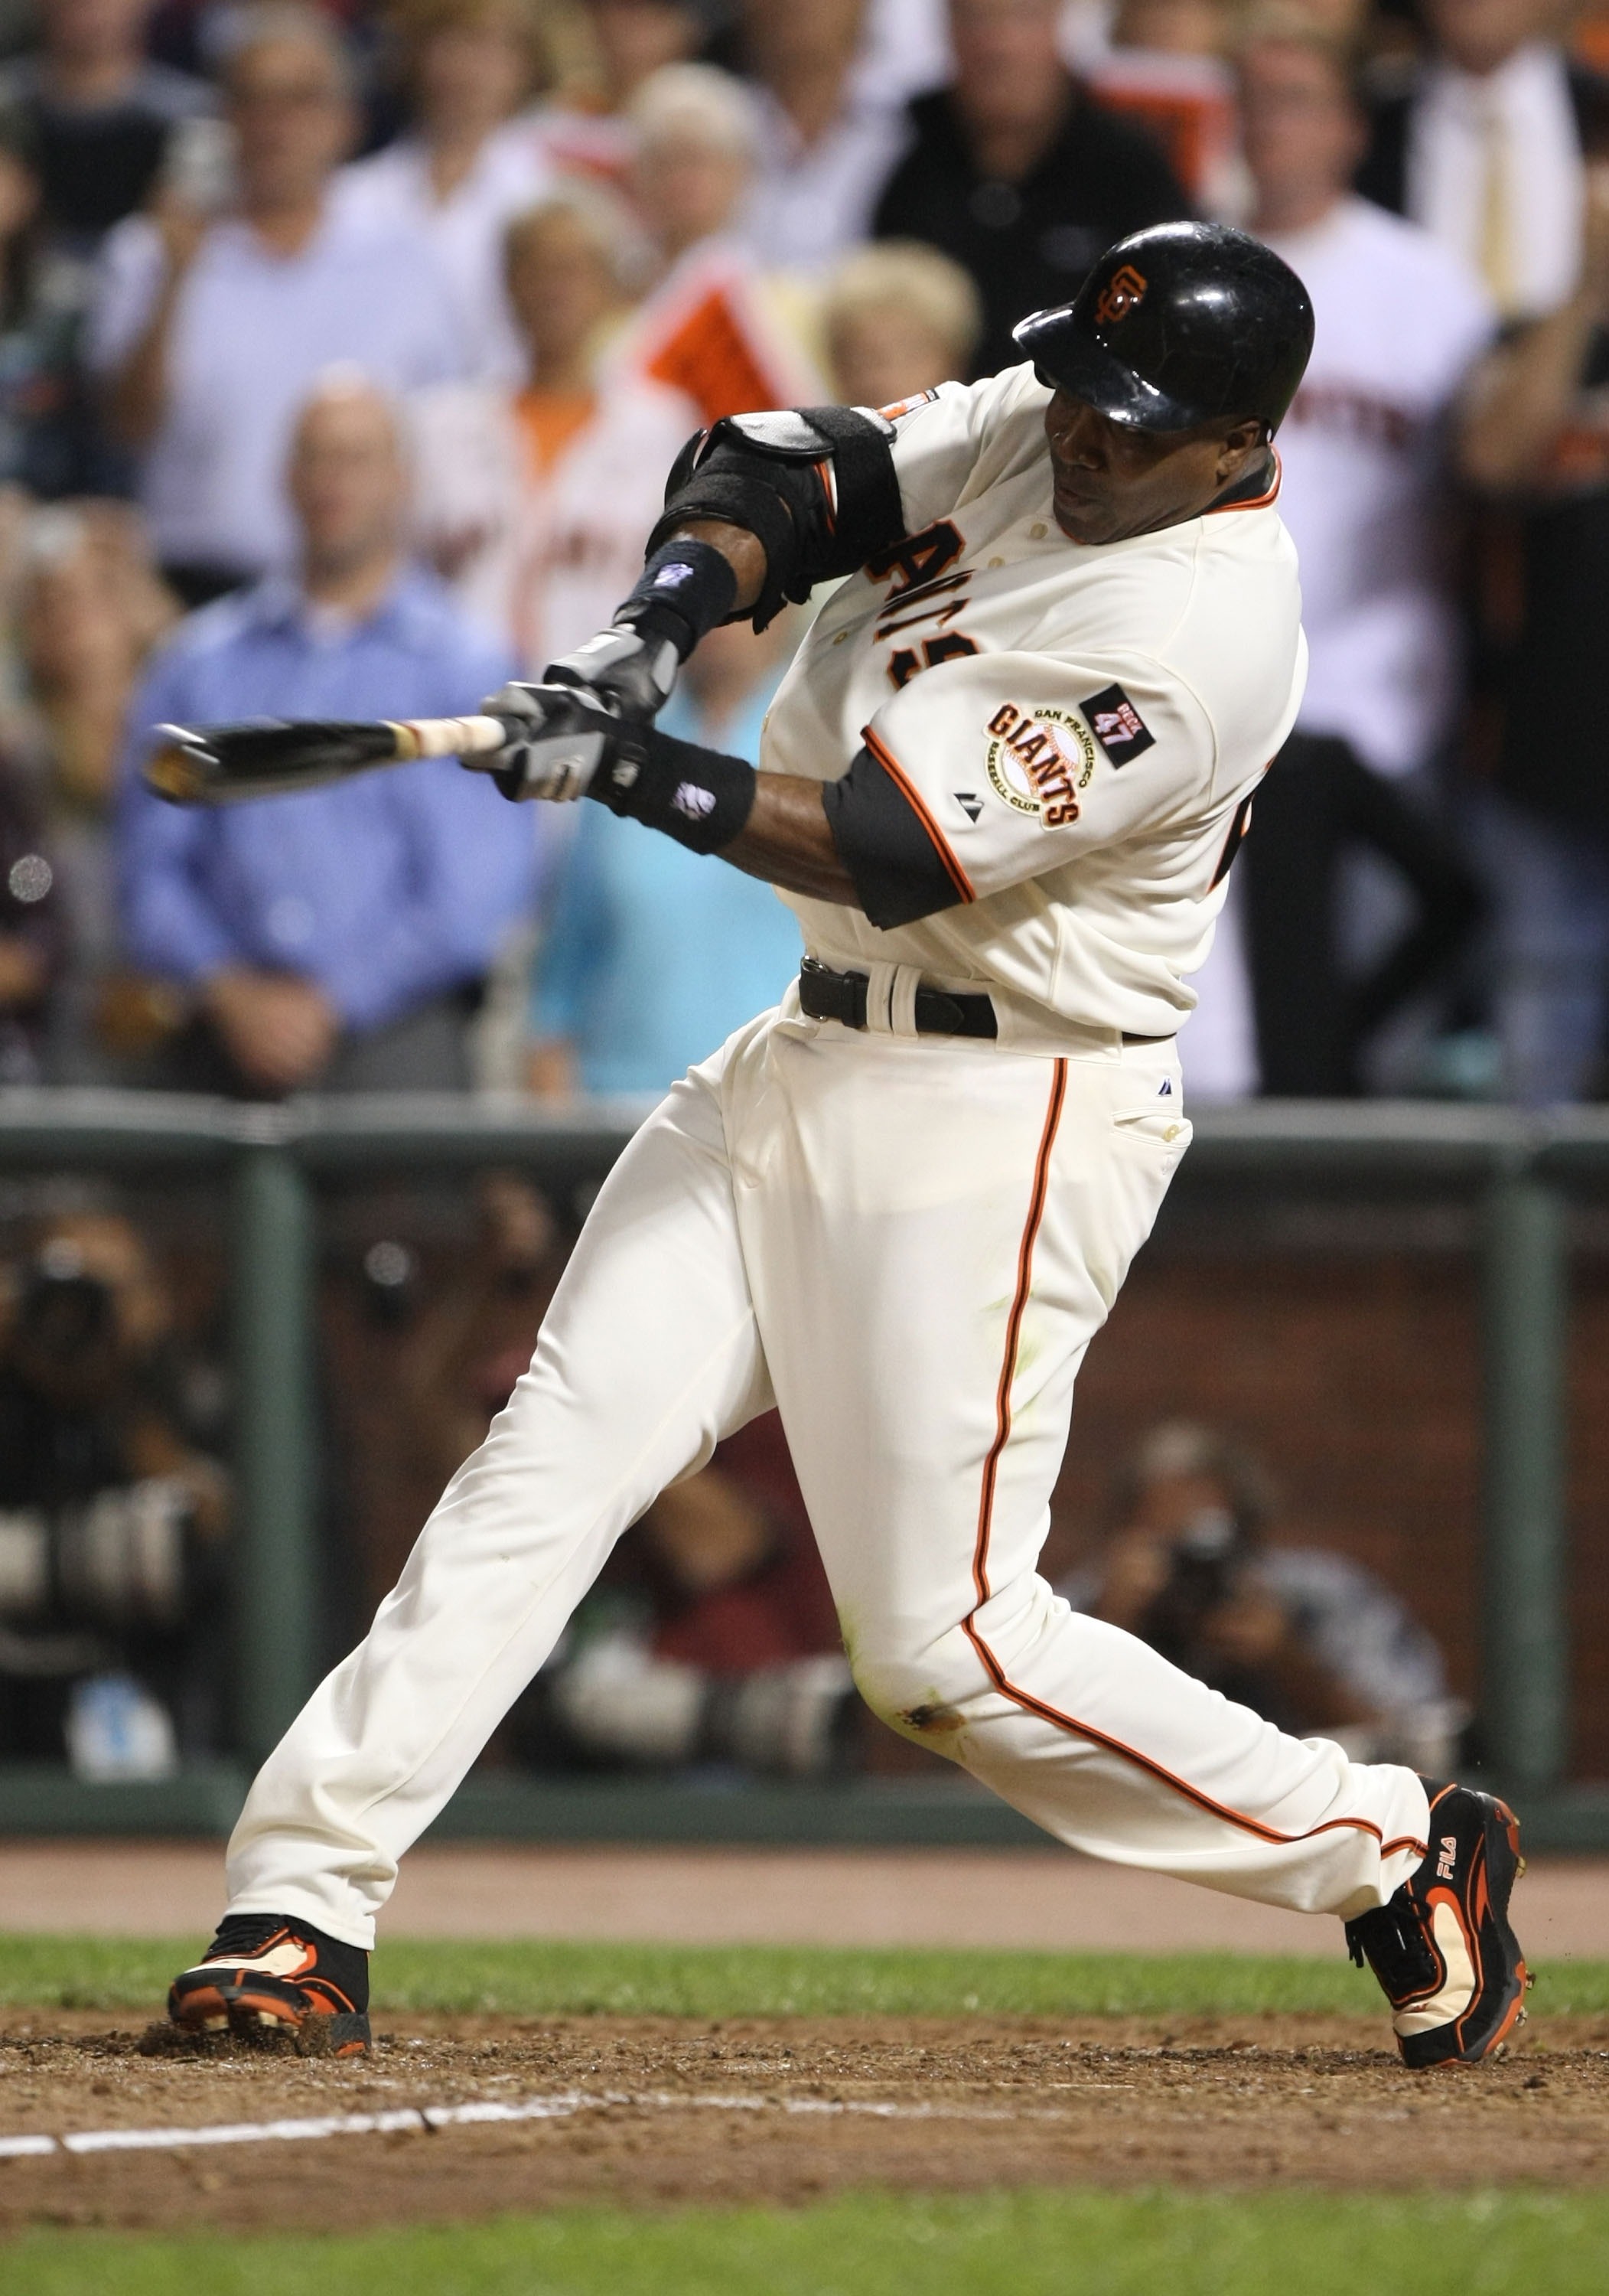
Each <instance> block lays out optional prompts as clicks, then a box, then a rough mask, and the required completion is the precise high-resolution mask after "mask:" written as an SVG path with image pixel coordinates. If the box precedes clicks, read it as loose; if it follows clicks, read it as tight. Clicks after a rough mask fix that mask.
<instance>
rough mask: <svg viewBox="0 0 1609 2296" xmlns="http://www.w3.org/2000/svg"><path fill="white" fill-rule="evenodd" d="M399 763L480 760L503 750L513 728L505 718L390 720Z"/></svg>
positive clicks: (406, 718) (407, 718)
mask: <svg viewBox="0 0 1609 2296" xmlns="http://www.w3.org/2000/svg"><path fill="white" fill-rule="evenodd" d="M386 724H387V725H388V726H389V727H390V729H391V732H392V734H393V736H394V737H395V739H396V756H397V759H398V761H399V763H403V764H406V763H407V762H408V761H409V760H410V759H412V758H477V757H484V756H486V753H487V752H488V751H489V750H501V749H502V747H503V746H504V744H505V743H506V742H507V741H508V738H509V729H508V727H507V726H505V725H504V724H503V721H502V718H501V717H402V718H397V717H388V718H387V720H386Z"/></svg>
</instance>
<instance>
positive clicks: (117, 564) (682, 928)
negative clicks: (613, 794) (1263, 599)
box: [0, 0, 1609, 1104]
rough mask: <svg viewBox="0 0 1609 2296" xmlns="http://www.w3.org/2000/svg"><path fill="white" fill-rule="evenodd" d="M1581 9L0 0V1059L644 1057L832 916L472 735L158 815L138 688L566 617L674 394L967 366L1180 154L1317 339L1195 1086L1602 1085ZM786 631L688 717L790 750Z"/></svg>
mask: <svg viewBox="0 0 1609 2296" xmlns="http://www.w3.org/2000/svg"><path fill="white" fill-rule="evenodd" d="M1598 57H1601V58H1602V59H1603V61H1604V64H1605V68H1606V70H1609V14H1605V16H1603V17H1593V16H1591V15H1585V16H1583V15H1581V14H1580V13H1579V12H1578V13H1572V12H1570V10H1569V9H1568V8H1566V7H1565V6H1564V5H1562V4H1557V0H1374V4H1373V5H1371V0H1071V4H1063V0H788V4H786V5H778V4H776V0H389V4H388V0H326V4H324V5H323V6H317V5H314V4H311V0H259V4H238V0H4V4H0V1082H4V1083H28V1082H36V1081H45V1082H56V1083H78V1084H120V1083H123V1084H131V1085H142V1086H147V1087H164V1086H170V1087H185V1088H190V1089H205V1090H213V1091H222V1092H226V1093H233V1094H236V1095H243V1096H248V1097H262V1098H274V1097H278V1096H281V1095H285V1094H288V1093H292V1092H295V1091H298V1090H300V1089H309V1088H316V1089H318V1090H322V1091H331V1092H338V1091H363V1090H367V1089H388V1088H390V1089H396V1088H411V1087H417V1088H434V1089H460V1088H475V1087H479V1088H499V1089H504V1090H519V1091H526V1092H530V1093H534V1094H536V1095H543V1096H548V1097H558V1096H563V1095H568V1094H570V1093H573V1092H576V1091H578V1090H579V1091H588V1092H602V1093H618V1094H629V1095H647V1094H650V1093H655V1092H657V1091H658V1090H659V1089H661V1088H662V1087H664V1086H665V1085H666V1083H667V1082H668V1081H669V1080H670V1079H671V1078H673V1077H674V1075H675V1074H676V1073H677V1072H678V1071H679V1070H681V1069H682V1067H684V1066H685V1065H686V1064H687V1063H688V1062H690V1060H695V1059H697V1058H698V1057H700V1056H701V1055H702V1054H705V1053H706V1052H707V1051H709V1050H710V1049H711V1048H712V1047H713V1046H715V1044H716V1043H717V1042H718V1041H719V1040H720V1039H721V1038H722V1037H723V1035H724V1034H725V1033H726V1032H727V1031H728V1030H729V1029H731V1027H733V1026H734V1025H736V1024H737V1023H738V1022H739V1021H742V1020H744V1019H746V1018H747V1017H748V1016H749V1015H750V1014H751V1013H753V1012H754V1011H755V1010H756V1009H759V1008H760V1007H762V1006H763V1005H765V1004H767V1003H769V1002H771V1001H772V1000H773V999H774V997H775V996H777V995H778V994H780V991H781V989H782V988H783V987H784V986H785V984H786V982H787V980H788V976H789V974H790V972H792V970H793V968H794V967H795V965H796V963H797V960H798V956H799V954H800V950H799V945H798V939H797V933H796V927H795V925H794V923H793V922H792V919H791V917H790V915H789V914H788V912H787V911H786V910H785V909H783V908H782V906H781V905H780V903H778V902H777V901H776V900H775V898H774V897H772V895H771V894H770V893H769V892H768V891H767V890H765V889H764V887H761V886H758V885H756V884H755V883H753V882H751V881H748V880H747V879H741V878H739V877H737V876H735V875H734V874H733V873H731V872H723V871H721V870H719V869H714V868H710V867H706V866H705V865H703V864H702V863H701V862H700V861H698V859H696V858H695V857H691V856H690V855H688V854H687V853H685V852H683V851H682V849H680V848H676V847H674V846H667V845H666V842H665V840H662V839H660V840H657V839H654V838H653V837H651V836H649V835H648V834H646V833H645V832H642V831H641V829H640V828H638V827H637V826H636V825H635V824H630V823H622V822H619V821H617V820H615V819H614V818H613V817H611V816H607V815H605V814H603V813H601V812H600V810H599V809H598V808H577V809H576V810H577V811H579V812H580V813H582V814H584V815H585V816H587V817H586V818H585V819H584V820H581V821H579V822H576V821H573V820H568V819H562V818H554V817H553V816H551V815H550V816H546V817H543V818H533V815H538V814H542V813H543V809H542V808H532V809H531V811H530V812H528V813H527V812H520V813H519V814H510V812H509V811H508V809H507V808H504V807H503V806H502V802H501V800H500V799H497V798H496V797H495V795H494V794H493V792H492V791H490V790H489V789H488V788H487V787H486V785H485V784H484V783H481V782H480V781H479V780H478V779H477V778H475V777H473V776H470V775H463V774H461V773H460V772H459V771H458V770H457V769H456V768H455V767H451V766H446V765H440V764H434V765H432V764H426V765H421V766H417V767H412V768H408V769H406V770H404V771H400V772H396V773H390V774H386V775H374V776H372V777H371V778H369V779H368V780H365V781H358V782H355V783H349V784H347V785H344V786H342V787H339V788H337V789H333V790H326V791H317V792H314V793H310V794H305V795H301V796H298V797H296V798H294V799H277V800H274V802H273V803H272V804H269V803H259V804H251V805H245V806H241V807H238V808H233V809H231V810H229V811H227V812H223V813H216V814H206V815H187V814H184V813H179V812H175V811H171V810H169V809H167V808H164V807H163V806H162V805H161V804H160V803H159V801H157V800H156V799H152V798H151V796H149V795H148V794H147V793H146V791H144V789H143V786H142V783H141V781H140V767H141V764H142V762H143V757H144V755H145V754H146V751H147V750H148V748H149V745H150V742H151V728H152V727H153V726H155V725H157V724H158V723H160V722H178V723H184V722H191V721H196V720H202V721H204V720H208V719H213V720H217V719H232V718H237V719H238V718H243V717H252V716H257V715H275V716H306V717H369V716H382V715H383V716H388V717H396V716H405V715H418V716H424V715H435V714H448V713H456V712H457V711H460V710H461V709H464V708H466V707H469V706H471V705H472V704H473V703H474V702H475V701H477V700H478V698H479V697H480V696H481V695H482V694H483V693H486V692H487V691H488V690H490V689H491V688H492V687H494V685H497V684H499V683H500V682H501V681H502V679H503V678H504V677H505V676H508V675H510V673H516V672H523V673H527V674H533V675H534V674H538V673H540V671H541V670H542V668H543V666H544V665H545V663H546V662H547V661H548V660H551V658H552V657H553V656H554V655H555V654H556V653H559V652H563V651H564V650H566V649H567V648H568V647H569V646H571V645H573V644H576V643H577V642H578V641H580V640H581V639H583V638H584V637H585V636H587V635H590V634H591V632H592V630H594V629H595V628H597V627H600V625H602V624H604V623H606V622H607V621H608V618H609V615H610V613H611V611H612V609H613V607H614V606H615V604H616V603H617V600H618V599H619V598H620V596H622V595H623V594H624V593H625V590H626V589H627V588H628V587H629V586H630V583H631V581H632V579H633V575H634V573H635V570H636V569H637V567H638V566H639V564H640V562H641V548H642V543H643V538H644V536H645V533H646V531H647V529H648V528H649V524H650V522H651V521H652V518H653V516H654V514H655V512H656V511H657V506H658V504H659V500H660V496H661V489H662V486H663V480H664V474H665V472H666V468H667V466H668V465H669V463H670V462H671V460H672V458H673V456H674V455H675V453H676V451H677V450H678V448H679V447H680V446H681V445H682V442H683V440H684V439H686V438H687V437H688V436H689V435H690V432H691V431H693V430H695V429H697V428H698V426H700V425H701V424H705V423H707V422H710V421H712V420H714V419H715V418H716V417H718V416H720V415H722V414H730V413H736V412H741V411H743V410H746V409H748V408H752V407H756V406H772V405H776V404H789V403H792V404H808V403H811V402H813V401H819V400H822V399H826V398H839V399H843V400H846V401H851V402H856V403H861V404H870V405H886V404H890V403H892V402H894V401H895V400H897V399H900V398H907V397H910V396H912V395H914V394H916V393H918V392H920V391H922V390H924V389H928V388H930V387H932V386H934V385H935V384H937V383H939V382H941V381H944V380H946V379H949V378H959V379H962V380H965V379H967V378H969V377H971V376H973V375H975V374H977V373H987V372H990V371H991V370H992V369H993V368H994V367H995V366H997V365H1001V364H1002V363H1005V362H1008V361H1009V360H1010V359H1011V358H1012V357H1013V356H1014V354H1013V350H1012V347H1011V341H1010V330H1011V327H1012V324H1014V322H1015V321H1016V320H1017V319H1018V318H1019V317H1020V316H1023V315H1024V313H1025V312H1026V311H1028V310H1030V309H1032V308H1033V307H1037V306H1041V305H1045V304H1051V303H1056V302H1060V301H1065V300H1066V299H1067V298H1069V297H1070V296H1071V295H1072V294H1073V293H1074V292H1075V291H1076V289H1077V287H1078V284H1079V282H1080V280H1081V278H1082V275H1083V273H1084V271H1085V269H1086V268H1087V266H1089V264H1090V261H1091V259H1092V258H1094V257H1095V256H1096V255H1097V254H1098V253H1099V251H1100V250H1102V249H1103V248H1104V247H1105V246H1106V245H1107V244H1108V243H1109V242H1111V241H1112V240H1114V239H1115V238H1116V237H1118V236H1119V235H1121V234H1124V233H1126V232H1129V231H1131V230H1134V229H1136V228H1138V227H1140V226H1142V225H1147V224H1149V223H1153V222H1156V221H1158V220H1161V219H1164V218H1165V217H1175V216H1180V215H1184V214H1190V213H1197V214H1206V215H1213V216H1218V217H1227V218H1229V219H1231V220H1235V221H1238V222H1240V223H1243V224H1244V225H1246V227H1248V228H1249V229H1251V230H1253V231H1254V232H1256V233H1258V234H1260V235H1262V236H1263V237H1264V238H1266V239H1267V240H1269V241H1270V243H1272V244H1273V245H1274V246H1276V247H1277V248H1278V250H1279V251H1280V252H1281V253H1282V254H1283V255H1285V256H1286V258H1287V259H1288V260H1289V261H1290V262H1291V263H1292V264H1293V265H1294V266H1295V268H1296V270H1297V271H1298V272H1299V273H1300V274H1301V275H1302V276H1303V279H1304V280H1305V281H1306V282H1307V283H1308V286H1309V288H1310V290H1311V293H1312V296H1313V299H1314V303H1315V306H1316V309H1317V314H1318V339H1317V347H1316V349H1315V352H1314V357H1313V361H1312V365H1311V369H1310V371H1309V373H1308V376H1307V380H1306V381H1305V383H1304V385H1303V389H1302V391H1301V392H1300V394H1299V396H1298V398H1297V399H1296V402H1295V407H1294V408H1293V411H1292V414H1291V415H1290V418H1289V420H1288V422H1286V426H1285V429H1284V430H1283V432H1282V434H1281V437H1280V441H1279V445H1280V450H1281V455H1282V459H1283V464H1284V480H1283V490H1282V494H1281V497H1280V502H1281V509H1282V512H1283V513H1284V515H1285V517H1286V521H1287V523H1288V524H1289V526H1290V528H1291V530H1292V532H1293V533H1294V535H1295V538H1296V541H1297V544H1298V545H1299V548H1300V551H1301V556H1302V568H1303V595H1304V601H1305V621H1306V627H1307V632H1308V637H1309V643H1310V646H1311V679H1310V683H1309V686H1308V692H1307V699H1306V702H1305V704H1304V707H1303V713H1302V717H1301V719H1300V721H1299V724H1298V726H1297V729H1296V731H1295V734H1293V736H1292V738H1291V741H1290V742H1289V744H1288V746H1287V749H1286V751H1285V752H1284V753H1283V755H1282V757H1281V758H1280V760H1279V764H1278V771H1277V772H1275V773H1274V774H1273V775H1271V776H1270V779H1269V781H1268V783H1266V784H1265V786H1264V789H1263V791H1262V793H1261V794H1260V797H1259V799H1258V804H1257V808H1256V813H1255V817H1254V831H1253V834H1252V836H1251V837H1250V839H1249V840H1248V841H1247V844H1246V849H1245V854H1244V857H1243V859H1242V861H1241V863H1240V865H1239V866H1238V867H1237V870H1236V872H1235V874H1234V878H1233V880H1232V887H1231V896H1230V902H1229V909H1228V912H1227V913H1226V917H1225V922H1224V924H1223V926H1222V928H1221V931H1220V934H1219V938H1218V941H1217V945H1216V947H1215V949H1214V952H1213V956H1212V957H1211V958H1210V959H1209V961H1208V964H1207V965H1206V966H1205V969H1204V971H1203V972H1202V973H1201V974H1200V975H1199V976H1198V978H1197V989H1198V991H1199V996H1200V1008H1199V1010H1198V1012H1197V1013H1196V1015H1195V1016H1194V1017H1193V1019H1192V1021H1191V1023H1190V1025H1189V1027H1188V1029H1187V1030H1186V1032H1185V1035H1184V1037H1183V1038H1182V1039H1181V1047H1182V1051H1183V1054H1184V1061H1185V1068H1186V1075H1187V1080H1188V1085H1189V1087H1190V1089H1191V1091H1192V1093H1193V1094H1194V1095H1196V1096H1197V1097H1205V1098H1235V1097H1238V1096H1241V1095H1247V1094H1251V1093H1255V1092H1265V1093H1273V1094H1282V1095H1349V1094H1356V1093H1362V1092H1391V1093H1421V1094H1435V1095H1460V1096H1468V1097H1497V1096H1507V1097H1510V1098H1514V1099H1516V1100H1518V1101H1520V1102H1522V1103H1529V1104H1542V1103H1552V1102H1557V1101H1570V1100H1579V1099H1583V1098H1591V1097H1594V1096H1597V1095H1600V1094H1601V1093H1602V1092H1603V1091H1604V1089H1605V1080H1606V1077H1609V1070H1605V1051H1606V1049H1609V1044H1606V1037H1609V750H1606V749H1605V735H1604V733H1603V730H1602V729H1603V727H1604V726H1605V724H1606V723H1609V706H1606V705H1609V647H1606V646H1605V644H1603V643H1602V640H1601V638H1600V636H1599V635H1598V632H1599V630H1600V616H1604V617H1605V618H1609V78H1600V77H1599V75H1598V71H1597V63H1596V61H1595V59H1597V58H1598ZM798 635H799V629H798V625H797V623H795V624H793V625H792V626H789V625H787V624H784V625H781V626H779V627H775V628H773V629H772V631H770V632H768V633H767V634H766V635H765V636H764V637H763V638H761V637H755V635H753V634H752V633H749V632H747V630H745V629H742V628H734V629H731V630H728V631H724V632H722V633H720V634H718V635H717V636H716V637H715V639H713V640H711V641H710V642H709V643H708V644H706V646H705V648H704V649H703V650H702V651H701V652H699V654H698V656H697V658H696V659H695V660H694V662H693V664H692V665H691V666H690V670H689V672H688V675H687V676H686V678H685V680H684V683H683V685H682V691H681V693H679V694H678V695H677V697H676V700H675V702H674V711H675V723H674V730H675V731H676V732H678V733H680V734H682V735H684V736H690V737H693V738H697V739H700V740H703V741H706V742H712V743H715V744H717V745H718V746H720V747H722V748H723V749H725V750H729V751H731V752H734V753H737V754H742V755H746V756H749V757H751V758H752V757H754V756H755V754H756V750H757V744H758V741H759V736H760V729H761V726H762V724H763V721H764V713H765V709H766V707H767V704H768V702H769V700H770V698H771V695H772V693H773V692H774V691H775V689H776V687H777V685H778V684H779V682H780V678H781V677H782V676H783V675H784V673H785V671H786V668H787V663H788V654H789V651H790V648H791V646H792V645H793V644H796V642H797V637H798ZM594 815H595V816H596V818H593V817H592V816H594Z"/></svg>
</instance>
